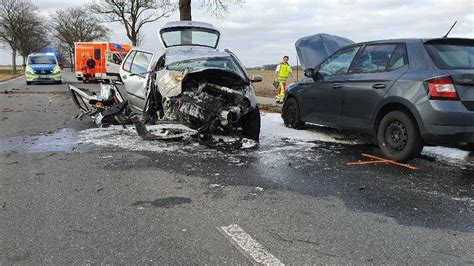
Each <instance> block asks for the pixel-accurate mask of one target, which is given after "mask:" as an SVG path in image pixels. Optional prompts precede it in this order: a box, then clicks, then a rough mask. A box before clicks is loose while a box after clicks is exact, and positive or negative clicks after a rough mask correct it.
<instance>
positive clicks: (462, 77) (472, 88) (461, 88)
mask: <svg viewBox="0 0 474 266" xmlns="http://www.w3.org/2000/svg"><path fill="white" fill-rule="evenodd" d="M447 72H448V73H449V74H450V76H451V78H452V79H453V83H454V86H455V87H456V91H457V93H458V97H459V100H461V102H462V103H463V104H464V106H466V108H467V109H469V110H470V111H474V70H447Z"/></svg>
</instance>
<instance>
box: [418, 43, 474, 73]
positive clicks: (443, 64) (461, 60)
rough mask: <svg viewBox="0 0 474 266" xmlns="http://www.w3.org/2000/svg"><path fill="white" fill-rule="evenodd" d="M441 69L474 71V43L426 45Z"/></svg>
mask: <svg viewBox="0 0 474 266" xmlns="http://www.w3.org/2000/svg"><path fill="white" fill-rule="evenodd" d="M425 47H426V49H427V50H428V53H429V54H430V55H431V58H433V61H434V62H435V64H436V65H437V66H438V67H439V68H441V69H474V42H472V43H464V44H425Z"/></svg>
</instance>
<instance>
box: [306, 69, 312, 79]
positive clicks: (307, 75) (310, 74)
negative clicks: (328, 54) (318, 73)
mask: <svg viewBox="0 0 474 266" xmlns="http://www.w3.org/2000/svg"><path fill="white" fill-rule="evenodd" d="M304 75H305V76H306V77H308V78H312V77H314V68H308V69H305V70H304Z"/></svg>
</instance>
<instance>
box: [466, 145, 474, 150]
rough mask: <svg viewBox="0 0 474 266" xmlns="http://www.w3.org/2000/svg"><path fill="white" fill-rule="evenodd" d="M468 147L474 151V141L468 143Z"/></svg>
mask: <svg viewBox="0 0 474 266" xmlns="http://www.w3.org/2000/svg"><path fill="white" fill-rule="evenodd" d="M467 149H468V150H470V151H474V143H468V144H467Z"/></svg>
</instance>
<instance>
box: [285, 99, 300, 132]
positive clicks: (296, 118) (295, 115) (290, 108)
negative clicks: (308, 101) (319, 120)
mask: <svg viewBox="0 0 474 266" xmlns="http://www.w3.org/2000/svg"><path fill="white" fill-rule="evenodd" d="M282 116H283V122H284V123H285V126H287V127H290V128H296V129H300V128H302V127H304V125H305V123H304V122H302V121H301V119H300V107H299V104H298V101H296V99H295V98H293V97H291V98H288V99H287V100H286V101H285V103H284V104H283V114H282Z"/></svg>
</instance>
